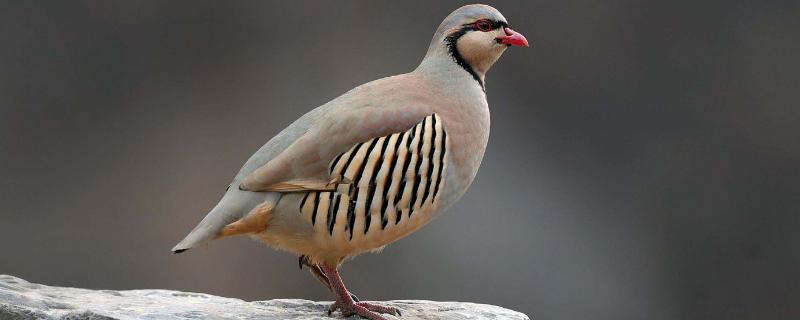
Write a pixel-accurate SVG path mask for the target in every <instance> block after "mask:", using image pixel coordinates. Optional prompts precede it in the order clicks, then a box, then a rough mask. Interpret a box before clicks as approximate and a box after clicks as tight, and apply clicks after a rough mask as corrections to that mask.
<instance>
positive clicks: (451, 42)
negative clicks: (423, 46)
mask: <svg viewBox="0 0 800 320" xmlns="http://www.w3.org/2000/svg"><path fill="white" fill-rule="evenodd" d="M471 30H473V29H472V28H471V27H470V26H464V27H463V28H461V29H459V30H458V31H456V32H453V33H452V34H450V35H449V36H447V37H446V38H444V43H445V45H446V46H447V52H448V53H450V57H452V58H453V61H455V63H456V64H458V65H459V66H461V68H463V69H464V70H466V71H467V72H468V73H469V74H470V75H472V78H473V79H475V81H478V84H480V85H481V89H483V90H484V91H486V87H484V86H483V80H481V77H479V76H478V74H477V73H475V70H473V69H472V66H471V65H469V63H467V61H466V60H464V57H462V56H461V52H458V45H457V43H458V39H459V38H461V36H463V35H464V34H466V33H467V31H471Z"/></svg>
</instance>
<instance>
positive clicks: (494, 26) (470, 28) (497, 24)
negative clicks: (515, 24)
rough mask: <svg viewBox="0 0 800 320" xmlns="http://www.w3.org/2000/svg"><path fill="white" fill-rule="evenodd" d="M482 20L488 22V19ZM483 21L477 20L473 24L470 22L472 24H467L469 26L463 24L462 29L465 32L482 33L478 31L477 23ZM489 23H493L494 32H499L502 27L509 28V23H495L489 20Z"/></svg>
mask: <svg viewBox="0 0 800 320" xmlns="http://www.w3.org/2000/svg"><path fill="white" fill-rule="evenodd" d="M481 20H488V19H481ZM481 20H475V21H473V22H470V23H467V24H463V25H461V27H462V29H464V30H469V31H480V30H478V28H477V27H475V23H477V22H478V21H481ZM488 21H489V22H491V23H492V30H497V28H501V27H502V28H508V23H506V22H505V21H494V20H488Z"/></svg>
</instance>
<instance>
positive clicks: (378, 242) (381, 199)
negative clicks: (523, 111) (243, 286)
mask: <svg viewBox="0 0 800 320" xmlns="http://www.w3.org/2000/svg"><path fill="white" fill-rule="evenodd" d="M509 46H528V41H527V40H526V39H525V37H524V36H522V35H521V34H519V33H517V32H515V31H513V30H511V29H510V28H509V27H508V22H507V21H506V19H505V18H504V17H503V15H501V14H500V12H498V11H497V10H496V9H494V8H492V7H490V6H487V5H468V6H464V7H461V8H458V9H457V10H455V11H453V13H451V14H450V15H448V16H447V18H445V19H444V21H443V22H442V24H441V25H440V26H439V28H438V29H436V33H434V35H433V40H432V41H431V44H430V46H429V47H428V51H427V53H426V54H425V57H424V58H423V59H422V62H421V63H420V64H419V66H418V67H417V68H416V69H415V70H414V71H412V72H409V73H406V74H401V75H397V76H392V77H387V78H383V79H379V80H375V81H372V82H369V83H367V84H364V85H361V86H358V87H356V88H355V89H352V90H350V91H349V92H347V93H345V94H343V95H342V96H340V97H338V98H336V99H333V100H332V101H330V102H328V103H326V104H324V105H322V106H320V107H318V108H316V109H314V110H312V111H311V112H309V113H307V114H305V115H303V116H302V117H300V119H298V120H297V121H295V122H294V123H292V124H291V125H290V126H289V127H287V128H286V129H284V130H283V131H281V132H280V133H279V134H278V135H277V136H275V137H274V138H272V139H271V140H269V142H267V143H266V144H265V145H264V146H263V147H261V149H259V150H258V151H257V152H256V153H255V154H254V155H253V156H252V157H250V159H249V160H248V161H247V163H245V165H244V167H242V169H241V170H240V171H239V173H238V174H237V175H236V177H235V178H234V179H233V182H231V184H230V186H229V189H228V191H226V193H225V195H224V196H223V197H222V200H220V202H219V204H217V206H216V207H214V208H213V209H212V210H211V212H209V213H208V215H207V216H206V217H205V218H204V219H203V220H202V221H201V222H200V223H199V224H198V225H197V226H196V227H195V228H194V230H192V232H191V233H189V235H188V236H186V238H185V239H183V241H181V242H180V243H178V245H176V246H175V247H174V248H173V249H172V251H173V252H175V253H180V252H183V251H186V250H187V249H189V248H192V247H194V246H196V245H198V244H201V243H204V242H207V241H209V240H212V239H217V238H222V237H228V236H233V235H244V234H246V235H250V236H252V237H254V238H255V239H258V240H261V241H263V242H265V243H266V244H268V245H270V246H272V247H274V248H277V249H282V250H286V251H289V252H292V253H295V254H297V255H298V256H300V263H301V268H302V265H306V266H308V267H309V269H310V270H311V272H312V274H313V275H314V276H316V277H317V279H319V280H320V281H321V282H322V283H323V284H324V285H325V286H326V287H328V288H329V289H330V290H331V291H332V292H333V293H334V294H335V295H336V302H335V303H334V304H333V305H332V306H331V311H335V310H336V309H340V310H341V311H342V313H343V314H344V315H345V316H349V315H353V314H357V315H360V316H362V317H365V318H369V319H382V317H381V316H380V315H379V314H380V313H392V314H399V312H398V310H396V309H394V308H389V307H383V306H380V305H377V304H372V303H367V302H360V301H358V299H357V298H355V296H354V295H351V294H350V292H349V291H348V290H347V289H346V288H345V286H344V284H343V283H342V279H341V278H340V276H339V272H338V267H339V266H340V265H341V263H342V261H344V260H345V259H347V258H349V257H353V256H355V255H358V254H361V253H364V252H368V251H377V250H380V249H382V248H383V247H384V246H386V245H387V244H389V243H392V242H394V241H396V240H397V239H400V238H402V237H404V236H406V235H408V234H409V233H411V232H414V231H416V230H417V229H419V228H420V227H422V226H423V225H425V224H426V223H428V222H429V221H430V220H431V219H433V218H434V217H436V216H438V215H439V214H440V213H441V212H442V211H443V210H445V209H446V208H447V207H449V206H450V205H452V204H453V203H454V202H455V201H456V200H458V199H459V198H460V197H461V195H463V194H464V192H465V191H466V190H467V188H468V187H469V185H470V183H471V182H472V180H473V178H475V174H476V173H477V171H478V167H479V165H480V163H481V159H482V158H483V153H484V150H485V149H486V143H487V142H488V138H489V107H488V104H487V101H486V87H485V82H484V76H485V74H486V72H487V71H488V70H489V68H490V67H491V66H492V65H493V64H494V63H495V62H496V61H497V59H498V58H499V57H500V55H501V54H502V53H503V52H504V51H505V50H506V48H508V47H509Z"/></svg>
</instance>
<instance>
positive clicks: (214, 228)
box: [172, 189, 271, 253]
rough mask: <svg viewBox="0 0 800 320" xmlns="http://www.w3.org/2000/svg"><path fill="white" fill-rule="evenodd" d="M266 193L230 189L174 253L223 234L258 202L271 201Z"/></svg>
mask: <svg viewBox="0 0 800 320" xmlns="http://www.w3.org/2000/svg"><path fill="white" fill-rule="evenodd" d="M265 195H266V194H264V193H254V192H246V191H239V190H235V189H234V190H230V191H229V192H228V193H226V194H225V196H224V197H222V200H220V202H219V203H218V204H217V206H215V207H214V209H211V211H210V212H209V213H208V214H207V215H206V217H205V218H203V220H202V221H200V223H199V224H197V226H196V227H194V229H193V230H192V232H189V234H188V235H187V236H186V237H185V238H184V239H183V240H182V241H181V242H179V243H178V244H177V245H175V247H173V248H172V253H181V252H184V251H186V250H189V249H191V248H192V247H195V246H197V245H199V244H203V243H206V242H208V241H211V240H214V239H216V238H218V237H220V236H222V231H223V229H224V228H225V226H227V225H229V224H231V223H233V222H235V221H237V220H239V219H241V218H242V217H244V216H245V215H246V214H247V213H249V212H250V211H251V210H252V209H253V208H254V207H255V206H256V205H257V204H258V203H262V202H265V201H271V199H269V197H266V198H265Z"/></svg>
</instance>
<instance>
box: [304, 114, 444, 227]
mask: <svg viewBox="0 0 800 320" xmlns="http://www.w3.org/2000/svg"><path fill="white" fill-rule="evenodd" d="M446 153H447V132H446V131H445V129H444V125H443V123H442V121H441V118H440V117H439V116H438V115H436V114H432V115H430V116H427V117H425V118H424V119H423V120H422V122H420V123H419V124H417V125H416V126H414V127H413V128H411V129H409V130H408V131H405V132H400V133H395V134H392V135H389V136H384V137H378V138H374V139H371V140H369V141H365V142H362V143H359V144H357V145H355V146H353V147H352V148H351V149H350V150H348V151H347V152H344V153H342V154H340V155H339V156H337V157H336V158H335V159H334V160H333V161H332V162H331V164H330V175H331V177H332V178H334V179H337V181H341V182H340V183H339V184H338V185H337V186H336V191H322V192H308V193H306V194H305V195H304V196H303V199H302V201H301V202H300V213H301V214H302V215H303V216H304V217H305V218H306V219H307V220H308V221H309V222H310V223H311V224H312V225H314V226H316V225H318V224H324V226H325V227H326V228H327V231H328V233H329V234H330V235H331V236H333V234H334V231H335V230H336V228H335V227H336V226H337V218H338V217H339V216H340V215H346V219H344V220H340V221H343V222H344V229H343V231H344V232H346V233H347V234H348V236H349V239H353V235H354V234H355V233H356V232H362V233H363V234H365V235H366V234H368V233H369V232H370V231H371V230H384V229H386V228H387V227H391V226H393V225H399V224H401V223H403V220H404V219H410V218H411V217H412V216H413V215H414V213H415V212H417V211H420V210H423V209H427V208H428V207H429V206H430V205H432V204H433V203H434V201H436V199H437V195H438V194H439V191H440V190H441V189H442V188H443V185H444V174H445V169H446V168H445V167H446V166H447V164H446V160H445V159H446V158H445V156H446ZM357 216H363V217H364V223H363V229H361V230H354V228H356V217H357ZM392 218H393V219H392ZM373 219H378V221H374V220H373ZM374 223H379V226H380V227H379V228H378V226H373V224H374ZM371 226H373V228H372V229H370V227H371Z"/></svg>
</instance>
